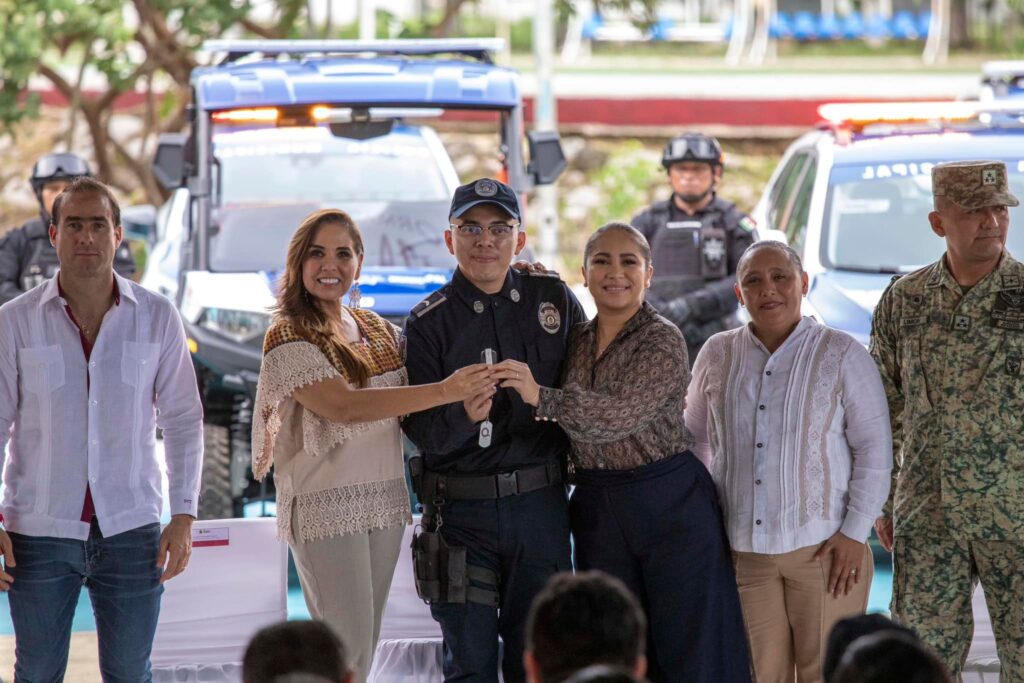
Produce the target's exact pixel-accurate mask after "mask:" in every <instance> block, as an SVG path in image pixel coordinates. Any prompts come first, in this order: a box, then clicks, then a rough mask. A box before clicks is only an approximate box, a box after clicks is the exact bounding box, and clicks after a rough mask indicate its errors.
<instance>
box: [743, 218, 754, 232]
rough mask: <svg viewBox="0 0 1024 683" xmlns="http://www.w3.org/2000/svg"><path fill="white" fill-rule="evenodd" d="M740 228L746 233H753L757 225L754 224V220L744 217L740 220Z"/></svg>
mask: <svg viewBox="0 0 1024 683" xmlns="http://www.w3.org/2000/svg"><path fill="white" fill-rule="evenodd" d="M740 227H741V228H743V229H744V230H746V231H747V232H753V231H754V228H756V227H757V223H756V222H754V219H753V218H751V217H750V216H744V217H743V218H741V219H740Z"/></svg>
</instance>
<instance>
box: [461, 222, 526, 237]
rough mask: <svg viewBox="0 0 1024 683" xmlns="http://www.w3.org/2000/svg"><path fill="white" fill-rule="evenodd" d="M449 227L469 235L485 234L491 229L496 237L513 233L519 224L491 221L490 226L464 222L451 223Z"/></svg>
mask: <svg viewBox="0 0 1024 683" xmlns="http://www.w3.org/2000/svg"><path fill="white" fill-rule="evenodd" d="M448 227H449V228H451V229H452V230H453V231H455V232H457V233H459V234H460V235H466V236H467V237H470V236H472V237H479V236H480V235H482V234H483V232H484V230H489V231H490V233H491V235H493V236H494V237H505V236H506V235H511V234H512V231H513V230H515V229H516V228H518V227H519V226H518V225H517V224H515V223H491V224H490V225H488V226H483V225H478V224H476V223H463V224H462V225H456V224H455V223H449V224H448Z"/></svg>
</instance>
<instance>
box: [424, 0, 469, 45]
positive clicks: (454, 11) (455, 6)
mask: <svg viewBox="0 0 1024 683" xmlns="http://www.w3.org/2000/svg"><path fill="white" fill-rule="evenodd" d="M465 4H466V0H447V1H446V4H445V8H444V16H443V17H441V21H439V22H438V23H437V25H436V26H433V27H431V29H430V37H431V38H447V37H448V36H449V35H450V34H451V32H452V28H454V25H455V19H456V17H458V16H459V10H460V9H462V6H463V5H465Z"/></svg>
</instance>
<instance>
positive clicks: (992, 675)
mask: <svg viewBox="0 0 1024 683" xmlns="http://www.w3.org/2000/svg"><path fill="white" fill-rule="evenodd" d="M195 530H196V536H197V537H200V538H201V537H204V536H205V537H207V538H215V539H216V538H219V537H220V536H223V535H224V534H225V532H226V534H227V536H228V538H227V541H228V544H227V545H209V546H199V547H196V548H195V549H194V550H193V554H192V561H191V565H190V567H189V569H188V570H187V571H186V572H185V573H184V574H182V575H181V576H178V577H177V578H175V579H173V580H172V581H170V582H169V583H168V584H166V587H167V591H166V592H165V593H164V597H163V604H162V607H161V610H160V622H159V624H158V626H157V634H156V640H155V642H154V645H153V680H154V682H155V683H172V682H173V683H239V681H241V661H242V655H243V654H244V652H245V647H246V644H247V643H248V641H249V639H250V638H251V637H252V634H253V633H255V632H256V631H257V630H259V629H260V628H262V627H263V626H266V625H268V624H272V623H276V622H278V621H281V620H284V619H285V618H287V592H288V577H287V546H285V545H284V544H283V543H281V542H279V541H278V540H277V539H276V538H275V535H274V532H275V520H274V519H273V518H266V519H228V520H209V521H203V522H196V524H195ZM412 531H413V527H412V526H410V527H407V528H406V530H405V537H404V540H403V541H402V543H403V545H402V552H401V555H400V557H399V560H398V566H397V567H396V569H395V578H394V581H393V583H392V586H391V594H390V595H389V597H388V604H387V608H386V609H385V611H384V621H383V624H382V626H381V634H380V644H379V645H378V647H377V653H376V656H375V658H374V664H373V669H372V670H371V672H370V676H369V679H370V681H371V683H435V682H437V681H441V680H443V676H442V673H441V631H440V628H439V627H438V625H437V623H436V622H435V621H434V620H433V619H432V618H431V616H430V608H429V607H427V605H425V604H424V603H423V601H422V600H420V599H419V598H418V597H416V588H415V584H414V582H413V575H412V559H411V555H410V550H409V544H410V542H411V540H412ZM213 542H214V543H216V542H218V541H216V540H214V541H213ZM974 618H975V628H974V641H973V643H972V646H971V651H970V655H969V656H968V663H967V669H966V671H965V672H964V677H963V680H964V681H965V683H998V681H999V660H998V659H997V657H996V647H995V637H994V636H993V634H992V624H991V622H990V621H989V617H988V610H987V608H986V607H985V598H984V593H983V592H982V590H981V588H980V587H979V588H978V590H977V591H976V592H975V595H974Z"/></svg>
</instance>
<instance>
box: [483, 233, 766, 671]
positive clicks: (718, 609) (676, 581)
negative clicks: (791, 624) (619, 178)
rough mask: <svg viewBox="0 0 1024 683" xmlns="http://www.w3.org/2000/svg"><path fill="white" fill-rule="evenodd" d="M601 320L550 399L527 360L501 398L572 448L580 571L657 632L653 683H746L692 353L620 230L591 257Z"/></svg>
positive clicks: (631, 239)
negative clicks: (697, 435)
mask: <svg viewBox="0 0 1024 683" xmlns="http://www.w3.org/2000/svg"><path fill="white" fill-rule="evenodd" d="M583 260H584V266H583V277H584V280H585V282H586V284H587V287H588V288H589V289H590V292H591V294H592V295H593V297H594V301H595V303H596V304H597V310H598V314H597V317H596V318H594V320H592V321H590V322H587V323H581V324H580V325H577V326H576V328H575V329H574V330H573V334H572V337H571V338H570V341H569V355H568V358H567V359H566V369H565V372H564V377H563V382H562V388H561V389H551V388H547V387H540V386H538V385H537V383H536V382H535V381H534V379H533V377H532V375H531V374H530V371H529V368H528V367H527V366H526V365H524V364H522V363H518V362H516V361H505V362H503V363H500V364H499V365H497V366H496V373H495V377H496V378H498V379H502V380H503V382H502V385H501V386H507V387H512V388H514V389H515V390H516V391H518V392H519V394H520V395H521V396H522V397H523V400H524V401H525V402H526V403H528V404H530V405H532V406H534V407H535V409H536V419H538V420H554V421H557V422H558V423H559V424H560V425H561V426H562V428H563V429H564V430H565V431H566V433H567V434H568V435H569V437H570V438H571V439H572V455H571V463H570V466H571V468H572V469H573V470H574V473H575V481H576V489H575V491H574V493H573V496H572V500H571V503H570V514H571V518H572V528H573V535H574V538H575V561H576V567H577V568H578V569H580V570H590V569H599V570H603V571H605V572H608V573H609V574H612V575H614V576H617V577H618V578H620V579H622V580H623V581H624V582H625V583H626V585H627V586H629V587H630V589H631V590H633V592H634V593H636V595H637V597H638V598H639V599H640V601H641V603H642V605H643V607H644V610H645V612H646V613H647V617H648V622H649V632H648V649H647V659H648V663H649V671H648V676H649V678H650V679H651V680H652V681H655V682H659V681H688V682H703V681H706V682H708V683H711V682H715V683H722V682H725V683H731V682H733V681H749V680H750V669H749V664H748V657H747V642H746V637H745V635H744V630H743V620H742V616H741V614H740V605H739V597H738V595H737V592H736V581H735V578H734V576H733V571H732V564H731V560H730V557H729V551H728V543H727V541H726V539H725V534H724V529H723V526H722V515H721V511H720V509H719V507H718V502H717V497H716V493H715V486H714V483H713V482H712V480H711V477H710V475H709V474H708V472H707V470H706V469H705V467H704V466H703V465H702V464H701V462H700V461H699V460H697V458H696V457H695V456H694V455H693V453H692V452H691V451H690V447H691V446H692V445H693V437H692V436H691V434H690V432H689V431H687V429H686V427H685V425H684V424H683V402H684V397H685V395H686V386H687V384H688V382H689V379H690V371H689V363H688V362H687V357H686V344H685V342H684V341H683V336H682V334H681V333H680V332H679V329H678V328H676V327H675V326H674V325H673V324H672V323H670V322H669V321H668V320H666V319H665V318H662V317H661V316H660V315H658V313H657V311H655V310H654V308H652V307H651V306H650V305H649V304H647V303H645V302H644V292H645V290H646V289H647V288H648V286H649V285H650V281H651V275H652V274H653V272H654V268H653V264H652V262H651V250H650V246H649V245H648V243H647V240H646V239H645V238H644V236H643V235H642V234H641V233H640V232H639V231H637V230H636V229H635V228H633V227H632V226H629V225H626V224H623V223H609V224H608V225H605V226H604V227H602V228H601V229H599V230H598V231H597V232H595V233H594V234H593V235H592V236H591V237H590V239H589V240H588V241H587V245H586V249H585V251H584V259H583Z"/></svg>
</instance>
